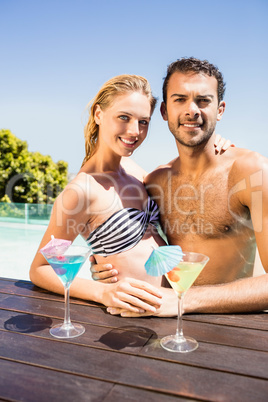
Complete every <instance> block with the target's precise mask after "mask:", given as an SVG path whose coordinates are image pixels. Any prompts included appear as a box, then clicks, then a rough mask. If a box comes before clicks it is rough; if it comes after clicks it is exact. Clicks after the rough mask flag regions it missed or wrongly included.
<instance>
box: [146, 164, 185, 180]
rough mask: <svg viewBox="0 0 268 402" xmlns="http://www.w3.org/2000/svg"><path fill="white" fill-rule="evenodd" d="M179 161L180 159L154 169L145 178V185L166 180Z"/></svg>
mask: <svg viewBox="0 0 268 402" xmlns="http://www.w3.org/2000/svg"><path fill="white" fill-rule="evenodd" d="M177 159H178V158H175V159H173V160H172V161H170V162H168V163H166V164H164V165H160V166H158V167H157V168H156V169H154V170H153V171H152V172H151V173H149V174H148V175H147V176H146V177H145V180H144V182H145V184H150V183H156V182H159V181H161V180H162V179H165V178H166V176H167V175H168V173H169V172H170V171H171V170H172V168H173V164H174V162H175V161H176V160H177Z"/></svg>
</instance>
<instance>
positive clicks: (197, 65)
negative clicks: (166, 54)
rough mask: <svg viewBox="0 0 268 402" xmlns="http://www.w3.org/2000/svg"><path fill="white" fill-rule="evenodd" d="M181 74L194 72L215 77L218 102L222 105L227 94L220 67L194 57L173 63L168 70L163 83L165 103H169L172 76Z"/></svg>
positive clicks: (183, 58)
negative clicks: (168, 96)
mask: <svg viewBox="0 0 268 402" xmlns="http://www.w3.org/2000/svg"><path fill="white" fill-rule="evenodd" d="M176 72H179V73H183V74H187V73H189V72H193V73H196V74H200V73H201V74H206V75H209V76H210V77H215V78H216V80H217V82H218V102H219V103H220V102H221V101H222V100H223V96H224V92H225V83H224V81H223V75H222V73H221V72H220V71H219V69H218V67H216V66H214V65H213V64H211V63H209V62H208V61H207V60H199V59H195V58H194V57H188V58H187V57H182V58H181V59H178V60H177V61H174V62H173V63H171V64H170V65H169V66H168V68H167V74H166V77H165V78H164V83H163V91H162V93H163V101H164V103H166V102H167V86H168V82H169V80H170V77H171V75H172V74H174V73H176Z"/></svg>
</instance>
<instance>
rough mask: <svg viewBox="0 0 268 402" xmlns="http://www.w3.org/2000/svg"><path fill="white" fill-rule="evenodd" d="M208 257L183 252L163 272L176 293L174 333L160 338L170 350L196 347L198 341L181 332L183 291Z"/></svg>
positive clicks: (190, 283)
mask: <svg viewBox="0 0 268 402" xmlns="http://www.w3.org/2000/svg"><path fill="white" fill-rule="evenodd" d="M208 261H209V258H208V257H207V256H206V255H204V254H200V253H194V252H183V257H182V259H181V261H180V263H179V264H178V265H177V266H176V267H175V268H173V269H172V270H171V271H169V272H168V273H166V274H165V276H166V278H167V280H168V281H169V283H170V285H171V286H172V288H173V289H174V291H175V292H176V293H177V295H178V320H177V330H176V334H175V335H168V336H166V337H164V338H163V339H161V341H160V344H161V346H162V347H163V348H164V349H166V350H168V351H170V352H181V353H186V352H192V351H193V350H195V349H197V348H198V342H197V341H196V340H195V339H193V338H190V337H186V336H184V334H183V326H182V311H183V297H184V295H185V292H186V291H187V290H188V289H189V288H190V287H191V286H192V284H193V283H194V281H195V280H196V278H197V277H198V275H199V274H200V272H201V271H202V269H203V268H204V267H205V265H206V264H207V262H208Z"/></svg>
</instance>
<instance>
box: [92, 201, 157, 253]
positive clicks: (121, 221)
mask: <svg viewBox="0 0 268 402" xmlns="http://www.w3.org/2000/svg"><path fill="white" fill-rule="evenodd" d="M158 222H159V210H158V207H157V205H156V203H155V201H154V200H151V199H150V197H148V202H147V207H146V210H145V211H141V210H139V209H136V208H123V209H120V211H117V212H115V213H114V214H113V215H111V216H110V217H109V218H108V219H107V220H106V222H104V223H103V224H101V225H100V226H99V227H98V228H97V229H95V230H94V231H93V232H91V234H90V235H89V237H88V238H87V240H86V241H87V244H88V245H89V246H91V248H92V253H93V254H98V255H101V256H104V257H106V256H108V255H112V254H117V253H121V252H122V251H126V250H129V249H130V248H132V247H134V246H135V245H136V244H138V243H139V241H140V240H141V239H142V237H143V235H144V234H145V232H146V229H147V227H148V225H149V224H150V223H151V224H153V225H154V226H157V225H158Z"/></svg>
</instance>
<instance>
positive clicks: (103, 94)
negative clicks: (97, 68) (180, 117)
mask: <svg viewBox="0 0 268 402" xmlns="http://www.w3.org/2000/svg"><path fill="white" fill-rule="evenodd" d="M130 92H140V93H141V94H144V95H146V96H147V98H148V100H149V102H150V105H151V115H152V114H153V111H154V109H155V106H156V102H157V99H156V98H155V97H154V96H153V95H152V91H151V87H150V84H149V82H148V81H147V80H146V78H144V77H141V76H138V75H129V74H123V75H118V76H116V77H113V78H111V79H110V80H109V81H107V82H106V83H105V84H104V85H103V86H102V87H101V89H100V90H99V92H98V93H97V95H96V96H95V98H94V99H92V101H91V102H89V105H88V111H89V119H88V122H87V124H86V126H85V129H84V135H85V151H86V156H85V158H84V160H83V163H82V166H83V165H84V164H85V162H86V161H87V160H88V159H90V158H91V157H92V156H93V155H94V153H95V152H96V150H97V140H98V133H99V126H98V125H97V124H96V122H95V119H94V113H95V108H96V105H99V106H100V108H101V110H105V109H107V108H109V106H111V104H112V102H113V101H114V99H115V98H116V97H117V96H120V95H123V94H126V93H130ZM90 105H91V106H90Z"/></svg>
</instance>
